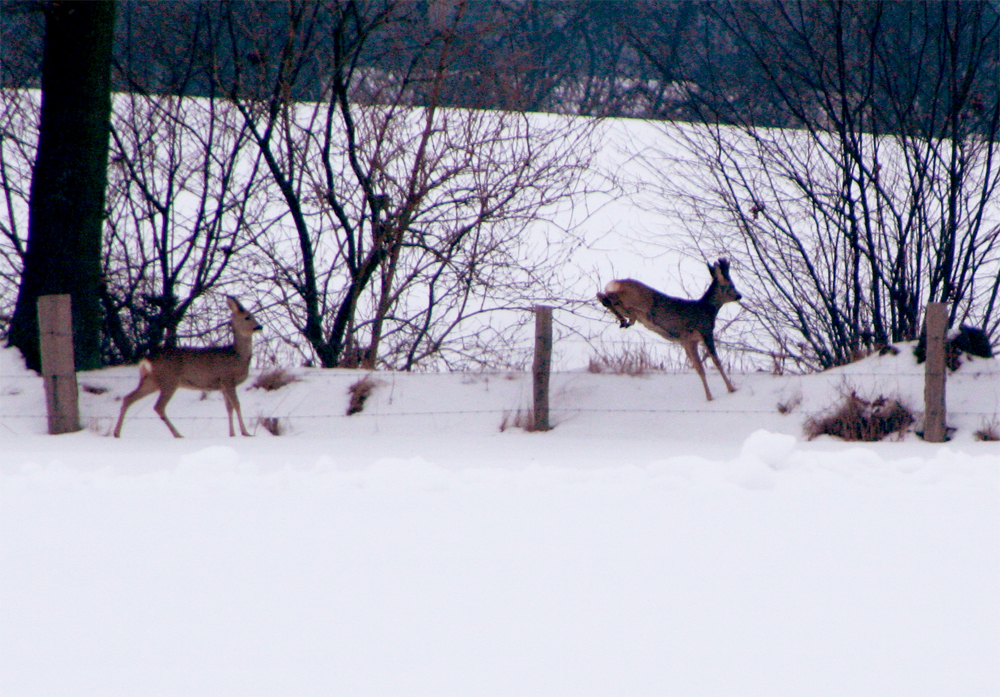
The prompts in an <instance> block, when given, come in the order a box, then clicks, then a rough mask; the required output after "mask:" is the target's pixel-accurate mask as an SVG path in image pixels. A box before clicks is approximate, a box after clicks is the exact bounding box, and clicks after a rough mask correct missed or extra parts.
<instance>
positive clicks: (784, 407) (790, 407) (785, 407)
mask: <svg viewBox="0 0 1000 697" xmlns="http://www.w3.org/2000/svg"><path fill="white" fill-rule="evenodd" d="M800 404H802V394H801V393H796V394H794V395H792V396H791V397H789V398H788V399H786V400H785V401H784V402H778V413H779V414H781V415H783V416H788V415H789V414H791V413H792V412H793V411H795V410H796V409H798V407H799V405H800Z"/></svg>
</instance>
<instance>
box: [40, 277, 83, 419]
mask: <svg viewBox="0 0 1000 697" xmlns="http://www.w3.org/2000/svg"><path fill="white" fill-rule="evenodd" d="M38 338H39V349H40V351H41V354H42V379H43V382H44V384H45V407H46V411H47V413H48V417H49V433H50V434H51V435H56V434H58V433H70V432H72V431H79V430H80V407H79V403H78V393H77V388H76V367H75V365H74V360H73V311H72V306H71V305H70V296H68V295H42V296H40V297H39V298H38Z"/></svg>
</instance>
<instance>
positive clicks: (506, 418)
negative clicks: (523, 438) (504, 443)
mask: <svg viewBox="0 0 1000 697" xmlns="http://www.w3.org/2000/svg"><path fill="white" fill-rule="evenodd" d="M509 428H520V429H522V430H524V431H527V432H529V433H534V432H535V431H537V430H538V429H536V428H535V410H534V409H532V408H530V407H527V408H523V409H521V408H518V409H515V410H514V411H505V412H504V413H503V418H501V419H500V433H504V432H505V431H506V430H507V429H509Z"/></svg>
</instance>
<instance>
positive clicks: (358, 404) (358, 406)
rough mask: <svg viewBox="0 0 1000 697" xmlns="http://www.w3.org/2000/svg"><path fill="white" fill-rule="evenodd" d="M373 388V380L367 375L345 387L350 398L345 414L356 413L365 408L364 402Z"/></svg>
mask: <svg viewBox="0 0 1000 697" xmlns="http://www.w3.org/2000/svg"><path fill="white" fill-rule="evenodd" d="M374 390H375V381H374V380H372V379H371V377H369V376H368V375H366V376H364V377H363V378H361V379H360V380H358V381H357V382H356V383H354V384H353V385H351V386H350V387H348V388H347V392H348V393H349V394H350V395H351V399H350V401H349V402H348V404H347V415H348V416H351V415H352V414H358V413H360V412H361V411H363V410H364V408H365V402H366V401H368V398H369V397H370V396H371V394H372V392H373V391H374Z"/></svg>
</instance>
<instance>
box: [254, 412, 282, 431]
mask: <svg viewBox="0 0 1000 697" xmlns="http://www.w3.org/2000/svg"><path fill="white" fill-rule="evenodd" d="M257 423H259V424H260V426H261V428H263V429H264V430H265V431H267V432H268V433H270V434H271V435H272V436H280V435H283V434H284V433H285V425H284V424H283V423H281V419H279V418H278V417H276V416H262V417H260V418H259V419H257Z"/></svg>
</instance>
